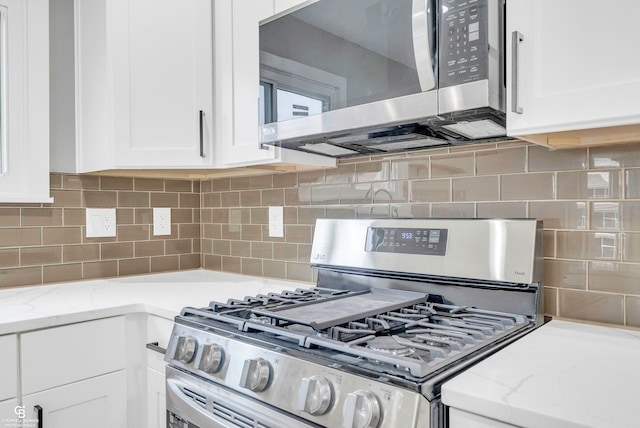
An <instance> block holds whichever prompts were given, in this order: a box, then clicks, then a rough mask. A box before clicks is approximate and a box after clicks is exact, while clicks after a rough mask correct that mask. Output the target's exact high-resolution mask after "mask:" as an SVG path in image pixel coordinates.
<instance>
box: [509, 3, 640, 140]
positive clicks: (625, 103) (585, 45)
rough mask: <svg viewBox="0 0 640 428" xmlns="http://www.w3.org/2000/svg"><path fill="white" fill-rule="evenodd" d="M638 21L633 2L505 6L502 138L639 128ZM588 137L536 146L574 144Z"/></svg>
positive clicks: (637, 8) (638, 6)
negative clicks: (504, 124)
mask: <svg viewBox="0 0 640 428" xmlns="http://www.w3.org/2000/svg"><path fill="white" fill-rule="evenodd" d="M638 15H640V2H638V1H637V0H620V1H616V2H612V3H603V2H601V1H596V0H563V1H554V0H508V2H507V69H506V70H507V90H508V93H509V96H508V105H507V131H508V134H509V135H511V136H522V135H530V134H541V133H555V132H561V131H574V130H585V129H592V128H602V127H611V126H616V127H619V126H621V125H637V124H640V102H639V101H638V100H639V99H640V55H638V54H637V53H638V46H639V45H640V32H639V31H638V28H637V27H638V24H637V17H638ZM621 129H623V130H627V131H628V130H629V129H630V128H628V127H627V128H621ZM631 129H633V128H631ZM586 135H587V134H584V135H581V134H556V135H555V137H554V136H552V138H549V139H544V138H543V139H541V140H540V141H541V142H543V143H547V144H550V145H559V146H562V145H572V144H574V145H580V144H583V143H585V142H586V141H587V140H588V138H587V137H585V136H586ZM638 135H640V134H636V137H635V138H638ZM563 136H564V138H562V137H563ZM554 138H555V139H554ZM585 138H586V139H585ZM534 140H535V138H534ZM554 143H555V144H554Z"/></svg>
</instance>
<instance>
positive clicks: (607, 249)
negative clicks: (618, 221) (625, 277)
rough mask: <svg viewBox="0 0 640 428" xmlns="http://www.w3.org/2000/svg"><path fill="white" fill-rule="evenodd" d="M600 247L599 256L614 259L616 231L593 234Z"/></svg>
mask: <svg viewBox="0 0 640 428" xmlns="http://www.w3.org/2000/svg"><path fill="white" fill-rule="evenodd" d="M595 239H596V241H598V246H599V249H600V251H599V252H600V254H599V255H600V258H602V259H615V258H617V254H618V235H617V234H616V233H604V232H598V233H596V234H595Z"/></svg>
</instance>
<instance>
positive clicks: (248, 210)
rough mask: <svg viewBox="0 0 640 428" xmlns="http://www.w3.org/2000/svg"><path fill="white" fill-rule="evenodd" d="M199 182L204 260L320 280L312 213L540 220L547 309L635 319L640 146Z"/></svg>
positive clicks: (521, 147) (538, 150)
mask: <svg viewBox="0 0 640 428" xmlns="http://www.w3.org/2000/svg"><path fill="white" fill-rule="evenodd" d="M201 190H202V223H203V229H202V230H203V232H202V251H203V266H204V267H205V268H207V269H213V270H222V271H228V272H241V273H245V274H249V275H263V276H266V277H275V278H287V279H292V280H299V281H313V279H314V274H313V272H312V270H311V269H310V267H309V265H308V263H307V261H308V259H309V254H310V248H311V245H310V244H311V240H312V236H313V227H314V226H313V225H314V222H315V220H316V218H323V217H333V218H336V217H339V218H354V217H382V218H386V217H514V218H517V217H537V218H540V219H543V220H544V228H545V233H544V238H545V244H544V255H545V264H544V268H545V276H544V284H545V290H544V291H545V312H546V313H547V314H549V315H554V316H561V317H564V318H570V319H578V320H590V321H596V322H602V323H610V324H618V325H630V326H639V327H640V280H639V279H640V144H634V145H622V146H613V147H609V148H592V149H574V150H561V151H549V150H547V149H546V148H544V147H539V146H535V145H528V144H526V143H522V142H508V143H498V144H487V145H480V146H468V147H460V148H451V149H440V150H431V151H424V152H413V153H412V154H410V155H400V156H388V157H378V158H358V159H353V160H345V161H342V162H341V163H340V165H339V167H338V168H337V169H334V170H327V171H319V172H305V173H285V174H275V175H269V176H259V177H250V178H249V177H246V178H230V179H217V180H208V181H203V182H202V183H201ZM270 205H274V206H278V205H284V206H285V237H284V238H270V237H269V236H268V229H267V211H268V208H267V207H268V206H270Z"/></svg>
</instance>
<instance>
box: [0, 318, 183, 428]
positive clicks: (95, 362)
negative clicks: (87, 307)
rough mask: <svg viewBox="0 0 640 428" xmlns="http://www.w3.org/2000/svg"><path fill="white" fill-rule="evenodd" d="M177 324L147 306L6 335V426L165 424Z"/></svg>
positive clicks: (1, 416) (0, 352)
mask: <svg viewBox="0 0 640 428" xmlns="http://www.w3.org/2000/svg"><path fill="white" fill-rule="evenodd" d="M172 328H173V321H171V320H169V319H166V318H162V317H158V316H155V315H151V314H145V313H143V312H141V313H133V314H129V315H126V316H117V317H110V318H102V319H97V320H92V321H86V322H80V323H76V324H68V325H63V326H58V327H52V328H46V329H41V330H35V331H29V332H26V333H18V334H11V335H5V336H0V361H1V362H2V363H3V364H1V365H0V427H1V426H3V425H2V421H5V422H7V423H8V422H9V421H11V422H13V421H14V420H15V421H16V423H19V422H20V420H21V419H22V422H23V423H22V425H20V424H18V425H16V426H22V427H23V428H27V427H34V428H35V427H37V426H38V423H37V422H38V419H39V418H40V417H41V418H42V420H43V422H44V425H43V426H45V427H46V428H58V427H60V428H86V427H91V428H103V427H104V428H140V427H144V426H147V427H150V428H151V427H153V428H165V427H166V402H165V367H166V363H165V361H164V353H163V352H162V351H163V349H166V347H167V344H168V341H169V338H170V336H171V330H172ZM147 343H152V344H155V345H156V346H155V347H154V346H151V348H153V349H147V348H145V345H146V344H147ZM18 363H19V364H20V370H18ZM19 385H20V386H21V390H22V393H21V396H19V395H18V386H19ZM36 406H38V407H36ZM22 412H24V413H22ZM21 413H22V416H21V415H20V414H21Z"/></svg>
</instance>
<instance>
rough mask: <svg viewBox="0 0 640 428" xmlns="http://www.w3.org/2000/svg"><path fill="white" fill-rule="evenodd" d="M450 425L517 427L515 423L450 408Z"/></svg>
mask: <svg viewBox="0 0 640 428" xmlns="http://www.w3.org/2000/svg"><path fill="white" fill-rule="evenodd" d="M449 426H450V427H451V428H515V427H516V426H515V425H511V424H507V423H504V422H499V421H496V420H495V419H489V418H485V417H484V416H478V415H476V414H473V413H468V412H465V411H463V410H458V409H449Z"/></svg>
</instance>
